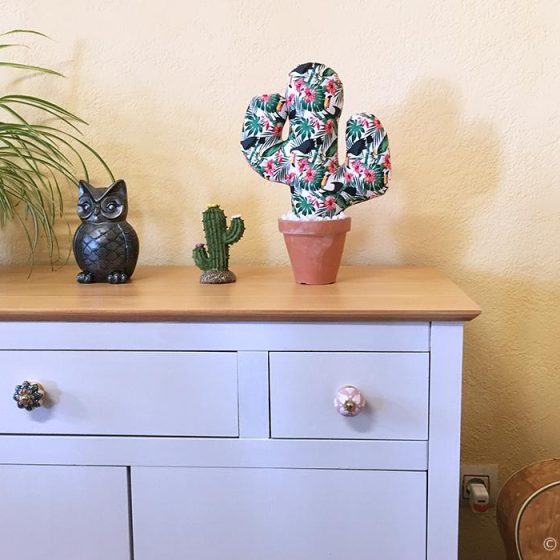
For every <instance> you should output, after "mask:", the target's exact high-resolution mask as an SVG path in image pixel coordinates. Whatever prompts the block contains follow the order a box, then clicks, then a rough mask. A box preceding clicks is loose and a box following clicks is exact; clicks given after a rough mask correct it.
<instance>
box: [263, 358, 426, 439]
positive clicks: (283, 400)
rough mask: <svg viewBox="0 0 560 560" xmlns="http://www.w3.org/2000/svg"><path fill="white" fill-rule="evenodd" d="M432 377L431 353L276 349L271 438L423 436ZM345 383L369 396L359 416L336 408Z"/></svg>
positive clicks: (271, 364)
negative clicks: (337, 393)
mask: <svg viewBox="0 0 560 560" xmlns="http://www.w3.org/2000/svg"><path fill="white" fill-rule="evenodd" d="M428 377H429V355H428V354H427V353H341V352H273V353H271V354H270V410H271V433H272V437H274V438H329V439H332V438H342V439H396V440H425V439H427V438H428V390H429V387H428V385H429V382H428ZM343 385H354V386H356V387H357V388H358V389H360V391H361V392H362V393H363V394H364V396H365V398H366V401H367V405H366V408H365V409H364V410H363V411H362V412H361V413H360V414H358V415H357V416H355V417H344V416H342V415H341V414H339V413H338V412H337V411H336V410H335V408H334V397H335V394H336V392H337V389H338V388H339V387H341V386H343Z"/></svg>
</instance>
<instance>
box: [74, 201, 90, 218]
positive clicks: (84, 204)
mask: <svg viewBox="0 0 560 560" xmlns="http://www.w3.org/2000/svg"><path fill="white" fill-rule="evenodd" d="M77 211H78V216H80V218H82V219H84V218H87V217H88V216H90V215H91V213H92V212H93V204H92V203H91V200H90V199H89V198H80V200H79V201H78V208H77Z"/></svg>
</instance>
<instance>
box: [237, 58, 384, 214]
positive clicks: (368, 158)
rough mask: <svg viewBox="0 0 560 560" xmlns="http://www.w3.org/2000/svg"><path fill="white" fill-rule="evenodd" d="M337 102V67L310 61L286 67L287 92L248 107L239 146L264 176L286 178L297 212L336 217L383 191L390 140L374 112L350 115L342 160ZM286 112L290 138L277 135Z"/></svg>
mask: <svg viewBox="0 0 560 560" xmlns="http://www.w3.org/2000/svg"><path fill="white" fill-rule="evenodd" d="M342 105H343V89H342V83H341V81H340V79H339V77H338V75H337V74H336V72H335V71H334V70H332V69H331V68H329V67H327V66H325V65H324V64H318V63H314V62H311V63H307V64H301V65H299V66H298V67H297V68H295V69H294V70H292V72H290V75H289V84H288V87H287V90H286V95H285V97H284V96H282V95H281V94H279V93H272V94H265V95H260V96H257V97H254V98H253V99H252V100H251V103H250V104H249V107H248V108H247V112H246V113H245V120H244V123H243V129H242V134H241V148H242V151H243V153H244V154H245V157H246V158H247V161H248V162H249V164H250V165H251V167H252V168H253V169H254V170H255V171H256V172H257V173H259V174H260V175H262V176H263V177H264V178H265V179H269V180H270V181H275V182H278V183H284V184H287V185H289V187H290V191H291V194H292V210H293V212H294V214H296V216H299V217H304V216H309V217H322V218H324V217H334V216H336V215H337V214H339V213H340V212H342V211H343V210H345V209H346V208H347V207H348V206H351V205H352V204H357V203H359V202H363V201H365V200H369V199H371V198H375V197H377V196H380V195H382V194H385V191H386V190H387V185H388V180H389V174H390V169H391V159H390V154H389V140H388V138H387V134H386V133H385V130H384V128H383V126H382V125H381V122H380V121H379V119H377V118H376V117H375V115H372V114H370V113H358V114H355V115H352V116H351V117H350V119H349V120H348V122H347V125H346V161H345V163H344V164H343V165H339V162H338V153H337V137H338V119H339V117H340V113H341V111H342ZM288 118H289V120H290V130H289V134H288V138H287V139H286V140H282V130H283V128H284V124H285V123H286V120H287V119H288Z"/></svg>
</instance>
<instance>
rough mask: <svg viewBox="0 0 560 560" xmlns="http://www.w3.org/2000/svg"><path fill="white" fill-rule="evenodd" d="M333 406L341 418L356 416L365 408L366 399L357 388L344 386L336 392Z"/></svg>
mask: <svg viewBox="0 0 560 560" xmlns="http://www.w3.org/2000/svg"><path fill="white" fill-rule="evenodd" d="M334 406H335V408H336V410H337V411H338V412H339V413H340V414H342V416H356V415H357V414H360V412H361V411H362V410H363V408H364V407H365V406H366V399H365V397H364V395H363V394H362V392H361V391H360V390H359V389H358V388H357V387H354V386H353V385H344V387H341V388H340V389H339V390H338V391H337V392H336V397H335V398H334Z"/></svg>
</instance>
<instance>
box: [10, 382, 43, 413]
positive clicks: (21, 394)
mask: <svg viewBox="0 0 560 560" xmlns="http://www.w3.org/2000/svg"><path fill="white" fill-rule="evenodd" d="M44 396H45V391H44V389H43V387H42V385H41V384H40V383H37V382H35V381H24V382H23V383H22V384H21V385H16V390H15V392H14V401H16V404H17V406H18V408H24V409H25V410H33V409H34V408H37V407H39V406H41V404H42V402H43V397H44Z"/></svg>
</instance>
